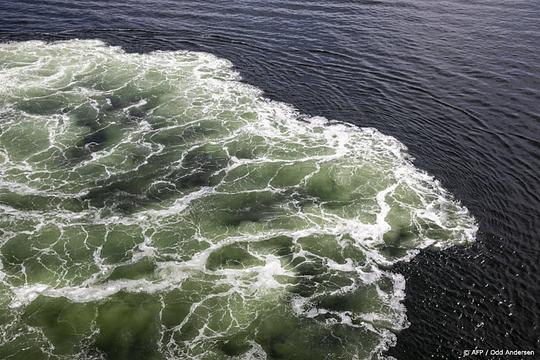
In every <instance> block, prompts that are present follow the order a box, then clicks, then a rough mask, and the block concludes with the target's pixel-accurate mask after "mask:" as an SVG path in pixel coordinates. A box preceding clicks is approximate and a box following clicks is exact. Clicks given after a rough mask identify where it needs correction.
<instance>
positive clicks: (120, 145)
mask: <svg viewBox="0 0 540 360" xmlns="http://www.w3.org/2000/svg"><path fill="white" fill-rule="evenodd" d="M0 81H1V82H2V85H3V86H2V87H0V163H1V164H2V166H1V167H0V172H1V180H0V236H1V247H0V253H1V260H2V274H1V279H2V283H1V289H0V295H1V298H2V302H1V305H0V306H2V308H3V311H2V313H3V316H2V319H1V331H2V338H1V344H2V345H1V348H0V353H2V355H6V356H7V355H12V354H21V353H23V354H24V353H25V352H26V353H28V354H32V356H34V357H35V358H46V357H47V358H49V357H50V358H77V357H85V358H100V357H107V358H134V357H137V356H138V357H142V358H156V359H159V358H193V359H195V358H200V359H221V358H228V357H231V356H232V357H240V358H250V359H252V358H261V359H262V358H295V359H302V358H310V357H311V358H318V357H320V354H328V357H329V358H340V359H342V358H350V359H354V358H359V359H363V358H375V357H378V356H380V351H381V349H382V348H384V347H385V346H388V345H389V344H391V343H392V341H393V339H394V335H393V334H394V333H395V332H396V331H399V330H400V329H402V328H403V327H405V326H406V316H405V308H404V307H403V305H402V300H403V297H404V291H403V290H404V286H405V285H404V280H403V277H402V276H401V275H399V274H396V273H392V272H391V271H389V270H388V269H389V265H391V264H393V263H395V262H396V261H401V260H407V259H409V258H410V257H412V256H414V254H416V252H417V251H418V250H419V249H421V248H425V247H427V246H435V247H446V246H450V245H453V244H458V243H466V242H470V241H472V240H473V239H474V236H475V232H476V225H475V222H474V219H473V218H472V217H471V216H470V214H469V213H468V211H467V210H466V209H465V208H464V207H462V206H461V205H460V204H459V203H457V202H456V201H455V200H453V198H452V196H451V195H450V194H448V193H447V192H446V191H445V190H444V189H443V188H442V187H441V186H440V184H439V183H438V182H437V181H436V180H435V179H433V178H432V177H431V176H429V175H427V174H426V173H424V172H422V171H420V170H418V169H416V168H415V167H414V166H413V164H412V163H411V159H410V157H409V156H408V155H407V152H406V149H405V147H404V146H403V145H402V144H401V143H399V142H398V141H397V140H396V139H394V138H392V137H389V136H386V135H383V134H381V133H380V132H378V131H377V130H375V129H370V128H357V127H354V126H350V125H346V124H343V123H337V122H332V121H328V120H326V119H323V118H318V117H308V116H305V115H302V114H299V113H298V112H297V111H296V110H295V109H294V108H293V107H291V106H289V105H286V104H283V103H278V102H274V101H270V100H268V99H265V98H264V97H263V94H262V93H261V91H260V90H258V89H256V88H254V87H252V86H249V85H247V84H244V83H242V82H241V81H240V77H239V75H238V74H237V73H236V72H235V71H234V70H233V69H232V64H231V63H230V62H228V61H226V60H224V59H219V58H217V57H215V56H213V55H210V54H206V53H195V52H188V51H175V52H161V51H158V52H153V53H149V54H130V53H125V52H124V51H122V50H121V49H120V48H117V47H111V46H108V45H106V44H104V43H102V42H100V41H88V40H85V41H82V40H72V41H63V42H56V43H44V42H38V41H30V42H19V43H8V44H1V45H0ZM8 308H9V310H8Z"/></svg>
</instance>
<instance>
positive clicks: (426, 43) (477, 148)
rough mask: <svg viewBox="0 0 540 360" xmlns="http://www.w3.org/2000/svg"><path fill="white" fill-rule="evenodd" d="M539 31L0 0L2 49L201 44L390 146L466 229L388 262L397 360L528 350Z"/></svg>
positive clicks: (466, 14)
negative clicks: (401, 147)
mask: <svg viewBox="0 0 540 360" xmlns="http://www.w3.org/2000/svg"><path fill="white" fill-rule="evenodd" d="M539 24H540V3H539V2H537V1H532V0H516V1H500V0H493V1H459V0H452V1H444V2H432V1H421V0H414V1H318V2H304V1H281V0H276V1H228V2H222V1H205V2H199V1H197V2H195V1H194V2H191V1H139V0H134V1H130V2H121V1H81V2H71V1H62V0H58V1H48V0H47V1H40V2H39V3H36V2H34V1H26V0H20V1H17V2H8V1H5V0H4V1H1V2H0V31H1V32H0V39H1V40H2V41H4V42H6V41H10V40H16V41H22V40H32V39H44V40H64V39H72V38H89V39H102V40H104V41H106V42H107V43H109V44H112V45H119V46H122V47H123V48H124V49H125V50H126V51H128V52H135V53H146V52H150V51H152V50H179V49H187V50H196V51H204V52H209V53H212V54H215V55H217V56H219V57H221V58H225V59H228V60H230V61H231V62H232V63H233V64H234V67H235V69H237V70H238V71H239V72H240V74H241V76H242V79H243V81H244V82H246V83H248V84H252V85H255V86H256V87H258V88H260V89H262V90H263V91H264V94H265V96H266V97H269V98H271V99H274V100H278V101H283V102H286V103H289V104H292V105H293V106H295V107H296V108H297V109H299V110H300V111H301V112H302V113H304V114H309V115H320V116H324V117H326V118H329V119H336V120H342V121H344V122H349V123H352V124H355V125H358V126H360V127H374V128H376V129H378V130H379V131H381V132H382V133H383V134H387V135H391V136H393V137H395V138H397V139H398V140H399V141H400V142H401V143H403V144H405V145H406V146H407V147H408V149H409V153H410V154H411V155H412V156H414V158H415V161H414V164H415V165H416V166H417V167H418V168H420V169H423V170H425V171H427V172H428V173H430V174H431V175H433V176H434V177H435V178H436V179H438V180H439V181H440V182H441V184H442V185H443V186H444V187H445V188H446V189H448V190H449V191H450V192H451V193H452V194H454V196H455V197H456V198H457V199H458V200H459V201H460V202H461V203H462V204H463V205H464V206H466V207H467V208H468V209H469V210H470V212H471V213H472V215H473V216H474V217H475V218H476V220H477V222H478V225H479V231H478V234H477V241H476V242H475V243H474V244H473V245H471V246H467V247H459V246H458V247H453V248H450V249H446V250H444V251H438V250H430V249H426V250H423V251H422V252H421V253H420V254H419V255H418V256H416V257H415V258H414V259H413V260H412V261H411V262H405V263H398V264H395V265H393V266H394V271H396V272H400V273H402V274H404V275H405V280H406V284H407V285H406V290H405V291H406V297H405V300H404V305H405V307H406V309H407V318H408V321H409V322H410V326H409V327H408V328H406V329H405V330H402V331H401V332H399V334H398V337H397V344H396V345H395V347H392V348H391V349H390V350H389V351H388V354H390V355H392V356H394V357H396V358H398V359H423V358H437V359H456V358H460V356H461V354H462V352H463V350H464V349H473V348H476V347H478V348H482V349H486V348H487V349H524V350H525V349H527V350H536V351H537V353H538V352H539V351H540V303H539V300H538V299H539V298H540V295H539V294H540V279H539V274H540V236H539V228H540V222H539V219H540V214H539V209H540V195H539V194H540V184H539V177H540V173H539V169H540V92H539V90H540V51H539V45H538V44H540V29H539V26H540V25H539Z"/></svg>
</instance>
